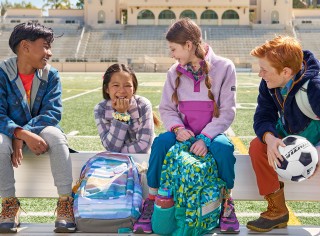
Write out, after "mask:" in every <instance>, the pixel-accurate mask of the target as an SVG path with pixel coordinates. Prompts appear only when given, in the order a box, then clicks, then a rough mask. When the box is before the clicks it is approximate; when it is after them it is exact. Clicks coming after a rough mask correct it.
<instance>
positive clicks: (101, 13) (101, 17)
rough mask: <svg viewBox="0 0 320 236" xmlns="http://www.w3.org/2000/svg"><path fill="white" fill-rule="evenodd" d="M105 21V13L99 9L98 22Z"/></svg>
mask: <svg viewBox="0 0 320 236" xmlns="http://www.w3.org/2000/svg"><path fill="white" fill-rule="evenodd" d="M104 23H106V13H105V12H104V11H103V10H101V11H99V12H98V24H104Z"/></svg>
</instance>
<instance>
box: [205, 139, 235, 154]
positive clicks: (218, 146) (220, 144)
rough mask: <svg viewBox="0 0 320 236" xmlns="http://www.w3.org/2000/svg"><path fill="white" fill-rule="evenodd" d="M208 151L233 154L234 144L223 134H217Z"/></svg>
mask: <svg viewBox="0 0 320 236" xmlns="http://www.w3.org/2000/svg"><path fill="white" fill-rule="evenodd" d="M210 151H211V152H212V153H213V154H214V153H221V152H223V153H224V154H230V153H231V154H233V152H234V146H233V144H232V142H231V141H230V140H229V139H228V138H227V137H226V136H225V135H218V136H217V137H216V138H214V139H213V141H212V143H211V145H210Z"/></svg>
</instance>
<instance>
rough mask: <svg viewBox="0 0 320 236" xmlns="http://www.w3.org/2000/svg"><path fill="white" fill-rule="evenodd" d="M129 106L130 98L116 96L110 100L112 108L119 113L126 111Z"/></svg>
mask: <svg viewBox="0 0 320 236" xmlns="http://www.w3.org/2000/svg"><path fill="white" fill-rule="evenodd" d="M129 106H130V100H129V99H127V98H117V99H114V100H113V101H112V108H113V109H115V110H116V111H117V112H119V113H126V112H127V111H128V109H129Z"/></svg>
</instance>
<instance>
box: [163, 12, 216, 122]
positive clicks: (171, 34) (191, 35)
mask: <svg viewBox="0 0 320 236" xmlns="http://www.w3.org/2000/svg"><path fill="white" fill-rule="evenodd" d="M166 40H167V41H169V42H173V43H177V44H180V45H185V44H186V42H187V41H190V42H192V44H193V45H194V46H195V48H196V49H195V55H196V57H198V58H200V59H202V60H203V61H204V63H200V66H201V68H202V70H203V72H204V73H205V75H206V77H205V85H206V87H207V89H208V97H209V98H210V99H211V100H212V101H213V104H214V111H213V116H214V117H219V107H218V104H217V103H216V101H215V99H214V95H213V93H212V91H211V87H212V84H211V78H210V76H209V70H210V65H209V63H208V62H207V61H205V60H204V59H205V56H206V47H205V44H204V43H203V42H202V36H201V29H200V28H199V26H198V25H196V23H194V22H193V21H192V20H191V19H189V18H182V19H179V20H178V21H176V22H175V23H173V24H172V25H171V26H170V28H169V30H168V31H167V34H166ZM181 75H182V73H181V72H180V71H178V70H177V78H176V80H175V88H174V92H173V94H172V97H171V100H172V101H173V102H174V103H176V104H178V102H179V99H178V92H177V91H178V87H179V85H180V77H181Z"/></svg>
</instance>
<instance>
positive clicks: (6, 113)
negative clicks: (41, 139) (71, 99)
mask: <svg viewBox="0 0 320 236" xmlns="http://www.w3.org/2000/svg"><path fill="white" fill-rule="evenodd" d="M61 113H62V100H61V82H60V76H59V73H58V71H57V70H56V69H54V68H52V67H51V66H50V65H49V64H48V65H46V67H45V68H44V69H41V70H36V72H35V74H34V78H33V82H32V88H31V103H30V106H29V104H28V101H27V97H26V92H25V89H24V87H23V84H22V81H21V79H20V77H19V76H18V69H17V57H13V58H9V59H7V60H5V61H2V62H1V63H0V132H1V133H3V134H5V135H7V136H8V137H10V138H14V130H15V129H16V128H17V127H21V128H23V129H24V130H28V131H31V132H33V133H35V134H39V133H40V132H41V131H42V130H43V129H44V128H45V127H47V126H56V127H58V128H59V126H58V123H59V122H60V120H61Z"/></svg>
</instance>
